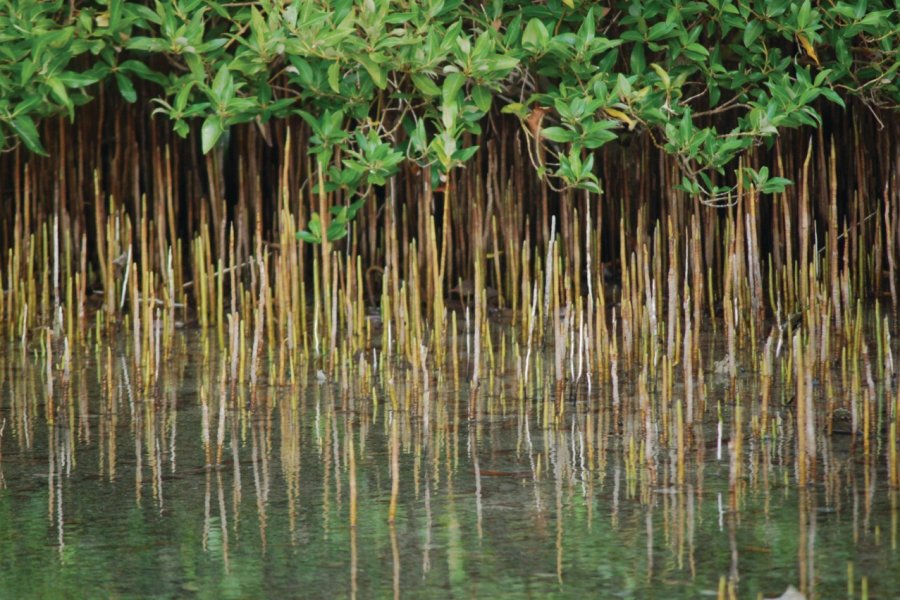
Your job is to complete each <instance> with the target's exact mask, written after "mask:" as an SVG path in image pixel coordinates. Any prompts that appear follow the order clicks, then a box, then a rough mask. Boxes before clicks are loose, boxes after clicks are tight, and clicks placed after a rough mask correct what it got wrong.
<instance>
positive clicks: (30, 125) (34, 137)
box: [9, 115, 49, 156]
mask: <svg viewBox="0 0 900 600" xmlns="http://www.w3.org/2000/svg"><path fill="white" fill-rule="evenodd" d="M9 124H10V126H11V127H12V128H13V131H15V132H16V135H18V136H19V139H21V140H22V141H23V142H24V143H25V146H26V147H27V148H28V149H29V150H31V151H32V152H34V153H35V154H40V155H41V156H49V154H47V151H46V150H45V149H44V146H43V145H41V138H40V136H39V135H38V131H37V127H35V126H34V121H32V120H31V117H29V116H28V115H21V116H18V117H15V118H13V119H12V120H10V122H9Z"/></svg>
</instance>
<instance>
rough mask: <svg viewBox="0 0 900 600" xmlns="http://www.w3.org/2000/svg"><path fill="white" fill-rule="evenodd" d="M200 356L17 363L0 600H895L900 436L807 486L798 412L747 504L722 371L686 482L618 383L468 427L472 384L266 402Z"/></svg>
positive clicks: (824, 440) (838, 455) (783, 415)
mask: <svg viewBox="0 0 900 600" xmlns="http://www.w3.org/2000/svg"><path fill="white" fill-rule="evenodd" d="M198 347H199V346H198V343H197V342H196V340H195V339H193V338H192V337H191V336H188V337H187V338H183V339H181V340H180V342H179V348H178V349H177V350H176V353H175V355H174V356H173V357H172V359H171V360H170V361H169V362H168V363H167V365H166V367H165V368H164V370H163V372H162V374H161V375H160V379H159V382H158V384H157V385H156V386H152V387H151V389H150V390H149V391H148V392H146V393H141V392H140V391H139V390H140V386H139V385H138V382H137V381H136V372H135V371H134V369H133V368H131V366H130V365H131V359H130V358H129V357H128V356H127V355H126V354H121V355H120V354H117V353H116V352H114V351H110V352H109V353H106V352H105V351H104V352H103V353H101V354H100V355H99V356H93V355H90V354H85V355H83V356H80V357H79V358H78V359H77V360H76V361H75V363H74V365H73V369H72V374H71V376H70V378H69V381H68V382H64V381H62V376H61V375H60V374H59V373H56V374H54V376H53V385H52V389H51V387H50V386H48V383H47V366H46V364H45V363H44V361H43V360H42V359H39V358H35V357H34V356H32V355H29V354H25V355H23V354H22V353H21V352H19V351H16V350H9V351H7V353H6V354H5V355H4V356H3V357H2V358H0V366H2V373H3V381H2V388H0V392H2V396H0V419H2V423H3V435H2V444H0V449H2V461H0V468H2V476H3V482H2V483H3V487H2V489H0V596H2V597H7V598H27V597H40V598H53V597H84V596H92V597H134V596H151V597H160V598H168V597H194V596H197V597H215V598H219V597H222V598H259V597H304V598H316V597H322V598H332V597H354V596H355V597H359V598H373V597H391V596H394V597H407V598H447V597H454V598H463V597H464V598H472V597H483V598H507V597H508V598H521V597H525V598H527V597H535V598H537V597H545V596H551V597H579V598H580V597H603V598H615V597H621V598H698V597H703V596H712V597H715V595H716V593H717V588H718V586H719V581H720V578H722V577H725V578H726V579H727V580H729V581H731V582H732V584H733V585H734V586H735V588H736V592H737V597H740V598H757V597H758V596H759V595H760V594H762V596H763V597H766V598H768V597H777V596H779V595H780V594H781V593H782V592H784V590H785V589H786V588H787V587H788V586H789V585H793V586H795V587H797V588H800V589H803V590H804V591H805V592H806V593H807V595H808V596H809V597H816V598H837V597H847V596H848V583H852V585H853V586H854V592H855V594H856V597H859V593H860V585H861V578H862V577H866V579H867V584H868V588H869V597H870V598H894V597H898V596H900V570H898V569H897V568H896V566H897V564H898V560H897V559H898V550H897V543H898V498H897V491H896V490H890V488H889V486H888V485H887V477H886V471H885V469H886V467H885V458H884V457H885V453H886V447H885V445H884V439H883V438H881V437H879V438H878V440H877V441H878V442H879V444H880V445H879V444H875V445H873V448H874V449H875V451H874V452H873V453H872V455H870V456H869V457H868V458H867V457H865V456H864V455H863V454H862V452H861V450H860V447H859V444H858V443H857V444H856V445H855V446H854V445H853V440H852V439H851V437H850V436H841V435H830V436H829V435H824V434H822V435H821V436H820V438H819V440H818V463H817V472H816V476H815V480H816V484H814V485H811V486H808V487H807V488H804V489H798V487H797V485H796V474H795V464H794V443H795V442H794V439H793V437H792V434H791V432H792V427H793V421H792V415H791V413H790V411H789V410H787V409H784V408H780V407H779V408H777V409H773V411H772V415H771V416H772V419H773V421H774V431H775V432H776V435H774V436H769V437H767V438H765V439H762V440H756V439H754V438H753V437H752V436H749V435H747V436H746V437H745V438H744V439H743V447H742V451H741V453H740V457H739V459H738V460H737V462H738V463H739V465H740V467H741V472H740V475H739V476H738V481H737V483H736V484H735V483H734V481H733V479H734V477H733V475H732V473H733V471H734V469H735V465H734V461H733V460H732V457H731V456H730V453H729V444H728V441H729V439H731V438H733V437H734V436H735V435H736V432H735V431H733V428H734V425H733V421H732V415H733V410H732V403H730V402H725V404H724V406H723V409H722V413H721V414H722V415H723V417H722V425H721V428H720V426H719V421H718V418H717V417H716V415H717V414H718V413H717V409H716V408H715V403H717V402H718V401H720V400H723V401H724V398H725V396H726V395H727V394H726V392H725V391H724V384H723V383H722V382H721V381H718V380H717V379H716V378H715V376H714V375H712V374H710V376H709V377H710V379H709V384H708V390H709V392H708V396H709V398H708V399H707V401H708V402H709V403H710V405H711V406H712V408H708V409H707V414H709V415H711V416H710V418H709V419H708V421H707V422H705V423H703V424H702V425H698V426H697V427H696V428H695V431H694V439H693V440H692V441H691V443H690V447H689V449H688V450H687V451H686V454H685V468H686V477H685V481H686V483H685V484H684V485H678V484H677V475H676V472H677V463H678V453H677V451H676V450H675V449H674V447H671V446H672V444H668V443H667V444H660V446H659V448H658V449H657V450H656V451H655V452H654V453H653V456H654V458H653V460H652V461H647V460H641V459H640V458H636V457H638V456H639V452H640V448H639V446H640V443H641V441H640V439H639V438H637V437H634V436H633V435H632V434H631V433H630V432H631V431H633V430H634V429H635V427H637V425H636V423H637V424H639V423H640V415H637V414H628V412H627V407H628V406H630V405H631V404H630V403H629V402H628V401H627V397H628V396H629V394H632V393H634V390H633V389H632V388H633V387H634V386H633V385H631V384H627V382H625V381H623V383H622V386H621V387H622V390H621V394H622V396H623V398H622V399H620V400H619V401H617V402H619V404H618V406H619V407H620V408H619V409H618V410H617V409H615V408H614V406H613V402H612V398H611V396H610V386H609V385H608V384H604V385H600V384H595V385H592V387H591V389H590V391H588V390H587V388H586V386H585V385H581V386H579V387H578V388H577V389H574V388H573V389H570V390H568V391H567V392H566V394H565V395H564V397H563V398H562V400H561V402H562V403H563V406H564V409H565V411H564V413H563V415H562V416H561V417H560V418H559V420H558V421H552V420H548V419H547V416H546V415H547V414H549V413H548V411H547V410H546V407H547V405H546V404H545V402H548V403H549V406H554V407H555V406H557V404H556V401H555V400H554V399H553V398H552V394H551V392H550V391H549V388H550V387H552V386H547V385H545V382H544V383H537V384H534V385H533V386H531V387H529V391H528V394H527V396H526V398H525V399H524V400H520V399H519V398H518V395H517V394H516V393H515V391H514V390H515V386H514V385H512V382H511V380H512V377H511V375H510V372H509V371H510V370H509V369H507V370H506V374H505V375H498V377H497V378H496V379H495V380H494V381H492V382H486V383H484V384H483V385H482V388H481V390H480V393H479V396H478V407H479V408H478V416H477V418H475V419H473V420H469V419H468V418H467V415H468V402H469V397H470V393H469V389H468V386H467V384H466V382H465V379H466V378H465V377H462V381H461V382H459V383H456V382H455V381H454V378H453V377H451V376H449V375H447V374H446V373H439V374H433V375H434V376H433V377H430V379H429V381H428V383H427V384H426V383H424V382H423V381H422V380H421V378H416V377H415V376H414V374H412V373H410V372H409V371H405V372H402V371H395V372H388V371H381V372H380V373H378V374H375V375H372V376H371V377H367V376H360V377H356V376H345V377H344V378H339V379H343V380H344V381H345V382H347V383H341V382H340V381H337V382H331V381H325V382H324V383H320V382H318V381H317V377H316V375H315V372H314V371H313V370H310V372H309V373H304V374H303V379H304V381H301V382H299V383H297V384H296V385H293V386H287V387H275V386H272V387H261V388H258V389H257V391H256V393H255V394H251V393H250V391H248V390H247V389H245V388H243V387H235V388H232V387H231V386H230V385H228V384H226V383H222V382H223V381H224V378H223V376H222V373H223V372H225V371H226V369H225V367H224V365H223V364H222V362H221V361H220V360H219V359H218V358H217V357H216V356H215V353H214V352H210V356H208V357H207V358H203V353H202V352H200V351H199V350H198ZM750 379H751V378H749V377H748V378H747V381H742V380H741V381H738V382H737V383H738V394H737V395H738V396H740V397H743V398H745V399H746V398H752V397H753V393H754V392H753V382H752V381H750ZM542 385H543V387H541V386H542ZM509 390H513V391H509ZM741 390H743V392H741ZM745 402H746V401H745ZM745 419H747V417H746V416H745ZM392 448H395V451H396V452H397V455H398V460H399V473H400V476H399V480H398V483H399V486H398V495H397V512H396V521H395V523H394V524H393V525H392V524H390V523H389V519H388V514H389V506H390V501H391V487H392V486H391V483H392V476H391V455H392ZM351 456H352V460H351ZM730 480H732V481H730ZM351 481H352V482H354V484H355V488H356V496H357V498H356V507H357V510H358V524H357V526H356V527H355V528H353V527H351V526H350V511H351V504H352V503H353V502H352V492H351V487H352V486H351ZM848 568H850V569H852V574H849V575H848Z"/></svg>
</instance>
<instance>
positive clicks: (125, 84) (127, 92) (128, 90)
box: [116, 73, 137, 103]
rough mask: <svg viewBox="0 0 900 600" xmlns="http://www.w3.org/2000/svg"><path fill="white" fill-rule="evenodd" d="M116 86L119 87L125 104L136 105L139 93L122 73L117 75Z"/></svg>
mask: <svg viewBox="0 0 900 600" xmlns="http://www.w3.org/2000/svg"><path fill="white" fill-rule="evenodd" d="M116 84H117V85H118V86H119V93H120V94H122V98H124V99H125V102H128V103H134V102H135V101H136V100H137V92H136V91H135V90H134V85H132V83H131V80H130V79H128V78H127V77H125V76H124V75H122V74H121V73H116Z"/></svg>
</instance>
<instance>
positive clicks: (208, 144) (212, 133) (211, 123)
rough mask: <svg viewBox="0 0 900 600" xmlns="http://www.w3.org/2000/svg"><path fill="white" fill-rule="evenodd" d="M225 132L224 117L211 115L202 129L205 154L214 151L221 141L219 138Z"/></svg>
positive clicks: (204, 122)
mask: <svg viewBox="0 0 900 600" xmlns="http://www.w3.org/2000/svg"><path fill="white" fill-rule="evenodd" d="M224 131H225V129H224V127H223V125H222V117H220V116H219V115H210V116H208V117H206V120H204V121H203V127H201V128H200V134H201V135H200V138H201V141H202V148H203V154H206V153H208V152H209V151H210V150H212V149H213V146H215V145H216V142H218V141H219V138H220V137H221V136H222V133H223V132H224Z"/></svg>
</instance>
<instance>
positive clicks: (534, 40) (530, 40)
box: [522, 19, 550, 54]
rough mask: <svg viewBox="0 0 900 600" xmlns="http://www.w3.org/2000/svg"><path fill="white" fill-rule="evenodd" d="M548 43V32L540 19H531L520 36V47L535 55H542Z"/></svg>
mask: <svg viewBox="0 0 900 600" xmlns="http://www.w3.org/2000/svg"><path fill="white" fill-rule="evenodd" d="M549 41H550V32H548V31H547V26H546V25H544V23H543V21H541V20H540V19H531V20H530V21H528V25H526V26H525V32H524V33H523V34H522V47H523V48H524V49H525V50H527V51H529V52H533V53H535V54H543V53H544V52H545V51H546V49H547V44H548V43H549Z"/></svg>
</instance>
